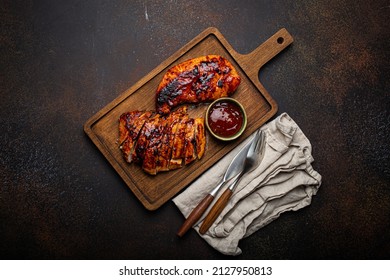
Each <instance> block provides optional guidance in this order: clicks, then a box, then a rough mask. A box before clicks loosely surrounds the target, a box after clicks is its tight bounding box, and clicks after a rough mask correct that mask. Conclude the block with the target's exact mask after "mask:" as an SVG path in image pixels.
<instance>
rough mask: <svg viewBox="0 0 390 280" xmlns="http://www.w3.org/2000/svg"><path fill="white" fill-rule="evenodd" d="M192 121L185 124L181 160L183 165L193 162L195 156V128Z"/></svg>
mask: <svg viewBox="0 0 390 280" xmlns="http://www.w3.org/2000/svg"><path fill="white" fill-rule="evenodd" d="M194 123H195V121H194V119H190V120H188V121H187V122H186V132H185V136H184V151H183V154H184V155H183V160H184V164H186V165H187V164H189V163H191V162H193V161H194V160H195V159H196V157H197V155H196V150H195V149H196V145H195V126H194Z"/></svg>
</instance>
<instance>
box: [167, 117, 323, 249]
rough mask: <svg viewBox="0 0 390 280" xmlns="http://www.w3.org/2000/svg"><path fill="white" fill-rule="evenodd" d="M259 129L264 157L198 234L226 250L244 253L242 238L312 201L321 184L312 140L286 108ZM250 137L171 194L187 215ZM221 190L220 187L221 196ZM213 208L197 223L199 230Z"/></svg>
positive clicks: (196, 226)
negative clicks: (210, 222) (213, 219)
mask: <svg viewBox="0 0 390 280" xmlns="http://www.w3.org/2000/svg"><path fill="white" fill-rule="evenodd" d="M260 129H261V130H263V131H264V132H265V134H266V137H265V141H266V145H265V151H264V152H265V154H264V158H263V160H262V162H261V163H260V165H259V166H258V167H257V168H256V169H255V170H254V171H252V172H250V173H248V174H246V175H244V176H243V177H242V179H241V181H240V183H239V184H238V185H237V187H236V189H235V191H234V193H233V195H232V197H231V198H230V200H229V202H228V204H227V206H226V207H225V209H224V210H223V211H222V213H221V215H220V216H219V217H218V218H217V220H216V221H215V222H214V224H213V225H212V226H211V227H210V229H209V230H208V231H207V232H206V233H205V234H204V235H200V236H201V237H202V238H204V239H205V240H206V241H207V242H208V243H209V244H210V245H211V246H212V247H214V248H215V249H216V250H218V251H219V252H221V253H223V254H226V255H239V254H241V252H242V251H241V249H240V248H239V247H238V243H239V241H240V240H241V239H243V238H245V237H247V236H249V235H251V234H252V233H254V232H256V231H257V230H259V229H260V228H262V227H264V226H265V225H267V224H268V223H270V222H272V221H273V220H275V219H276V218H278V217H279V216H280V214H281V213H283V212H285V211H290V210H294V211H296V210H298V209H301V208H303V207H305V206H308V205H309V204H310V203H311V199H312V196H313V195H315V194H316V193H317V191H318V188H319V187H320V185H321V175H320V174H319V173H318V172H316V171H315V170H314V169H313V167H312V165H311V164H312V162H313V161H314V159H313V157H312V156H311V151H312V148H311V144H310V142H309V140H308V139H307V137H306V136H305V135H304V134H303V132H302V130H301V129H300V128H299V127H298V125H297V124H296V123H295V122H294V120H293V119H291V117H290V116H289V115H288V114H287V113H283V114H281V115H280V116H279V117H277V118H276V119H274V120H273V121H271V122H269V123H267V124H265V125H263V126H262V127H261V128H260ZM251 139H252V137H248V139H246V140H245V141H243V143H241V144H240V145H238V146H237V147H236V148H235V149H233V150H232V151H231V152H230V153H228V154H227V155H226V156H224V157H223V158H222V159H221V160H220V161H218V163H217V164H215V165H214V166H213V167H212V168H210V169H209V170H207V171H206V172H205V173H204V174H202V175H201V176H200V177H199V178H198V179H197V180H196V181H195V182H193V183H192V184H191V185H190V186H189V187H188V188H187V189H186V190H185V191H183V192H182V193H181V194H179V195H178V196H176V197H175V198H174V199H173V202H174V203H175V204H176V206H177V207H178V208H179V210H180V211H181V212H182V213H183V215H184V216H185V217H187V216H188V215H189V214H190V213H191V211H192V209H193V208H194V207H196V206H197V205H198V203H199V202H200V201H201V200H202V199H203V198H204V197H205V196H206V195H207V194H208V193H209V192H210V191H211V190H212V189H213V188H214V187H215V186H216V185H217V184H218V183H219V182H220V180H221V179H222V177H223V175H224V173H225V171H226V169H227V167H228V165H229V164H230V162H231V160H232V159H233V157H234V156H235V155H236V154H237V152H238V151H239V150H240V149H241V148H242V147H243V146H244V145H245V144H246V143H248V141H250V140H251ZM227 186H228V184H227ZM227 186H225V188H226V187H227ZM223 191H224V189H221V190H220V191H219V193H218V195H220V194H221V193H222V192H223ZM218 195H217V197H216V198H215V199H214V203H215V201H216V200H217V199H218ZM211 207H212V205H210V207H209V209H210V208H211ZM209 209H208V210H207V211H206V212H205V214H204V215H203V217H201V219H200V220H199V222H198V223H197V224H196V225H195V226H194V229H195V230H196V231H197V232H198V233H199V227H200V224H201V222H202V221H203V219H204V217H205V216H206V215H207V213H208V211H209Z"/></svg>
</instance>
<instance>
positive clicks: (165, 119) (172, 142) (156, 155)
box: [119, 107, 206, 175]
mask: <svg viewBox="0 0 390 280" xmlns="http://www.w3.org/2000/svg"><path fill="white" fill-rule="evenodd" d="M204 133H205V131H204V120H203V119H192V118H189V116H188V114H187V107H182V108H180V109H178V110H176V111H174V112H172V113H171V114H169V115H165V116H161V115H160V114H154V113H153V112H150V111H148V112H140V111H134V112H128V113H125V114H122V115H121V117H120V118H119V138H120V142H121V145H120V149H121V150H122V152H123V155H124V157H125V160H126V161H127V162H129V163H130V162H135V163H139V164H140V165H141V166H142V169H143V170H144V171H145V172H147V173H149V174H151V175H156V174H157V173H158V172H160V171H168V170H173V169H177V168H180V167H182V166H183V165H185V164H189V163H191V162H193V161H194V160H196V158H198V159H200V158H201V157H202V156H203V153H204V149H205V143H206V142H205V141H206V140H205V139H206V138H205V135H204Z"/></svg>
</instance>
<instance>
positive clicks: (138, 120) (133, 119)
mask: <svg viewBox="0 0 390 280" xmlns="http://www.w3.org/2000/svg"><path fill="white" fill-rule="evenodd" d="M151 115H152V112H150V111H146V112H141V111H133V112H127V113H124V114H122V115H121V116H120V118H119V143H120V146H119V148H120V149H121V150H122V153H123V156H124V158H125V160H126V161H127V162H129V163H130V162H132V156H133V152H134V147H135V143H136V140H137V138H138V135H139V134H140V132H141V130H142V128H143V126H144V123H145V122H146V121H147V120H148V119H149V118H150V116H151Z"/></svg>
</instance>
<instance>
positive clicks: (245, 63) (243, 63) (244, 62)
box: [84, 27, 293, 211]
mask: <svg viewBox="0 0 390 280" xmlns="http://www.w3.org/2000/svg"><path fill="white" fill-rule="evenodd" d="M209 35H214V36H216V38H217V39H218V40H219V41H220V42H221V44H222V46H223V47H224V48H226V50H227V51H228V53H229V54H230V55H232V57H233V58H234V59H235V60H236V62H237V63H238V64H239V66H240V67H242V68H243V70H244V72H245V74H246V75H248V78H249V79H250V80H251V81H252V82H253V83H254V85H255V86H256V87H257V89H258V90H259V91H260V92H261V94H262V95H263V97H264V98H265V100H266V101H267V102H268V103H269V105H270V108H271V109H270V110H269V111H268V112H267V113H266V114H264V115H263V116H262V117H261V123H265V122H266V121H268V120H269V119H270V118H271V117H272V116H274V115H275V114H276V112H277V110H278V107H277V103H276V102H275V101H274V100H273V98H272V97H271V96H270V95H269V93H268V91H267V90H266V89H265V88H264V87H263V86H262V84H261V83H260V81H259V79H258V73H259V71H260V68H261V67H262V66H263V65H264V64H265V63H267V62H268V61H269V60H270V59H272V58H273V57H274V56H275V55H277V54H278V53H279V52H280V51H282V50H283V49H284V48H286V47H287V46H288V45H289V44H291V43H292V41H293V40H292V37H291V36H290V35H289V34H288V32H287V30H285V29H281V30H280V31H278V32H277V33H275V34H274V35H273V36H272V37H271V38H270V39H268V40H267V41H266V42H265V43H263V44H262V45H260V46H259V47H258V48H256V49H255V50H254V51H252V52H251V53H249V54H244V55H243V54H239V53H237V52H236V51H235V50H234V49H233V47H232V46H231V45H230V44H229V43H228V42H227V40H226V39H225V37H224V36H223V35H222V34H221V33H220V32H219V30H218V29H217V28H215V27H209V28H207V29H205V30H204V31H203V32H201V33H200V34H199V35H197V36H196V37H195V38H193V39H192V40H191V41H189V42H188V43H187V44H186V45H184V46H183V47H182V48H180V49H179V50H178V51H176V52H175V53H174V54H173V55H171V56H170V57H168V58H167V59H166V60H164V61H163V62H162V63H160V64H159V65H158V66H157V67H155V68H154V69H153V70H152V71H150V72H149V73H148V74H147V75H145V76H144V77H143V78H141V79H140V80H139V81H138V82H136V83H135V84H134V85H133V86H132V87H130V88H129V89H128V90H126V91H124V92H123V93H122V94H120V95H119V96H118V97H117V98H115V99H114V100H112V101H111V102H110V103H108V104H107V105H106V106H104V107H103V108H102V109H101V110H100V111H98V112H97V113H96V114H95V115H93V116H92V117H91V118H90V119H88V120H87V122H86V123H85V124H84V131H85V133H86V134H87V135H88V136H89V138H90V139H91V140H92V142H93V143H94V144H95V145H96V146H97V148H98V149H99V150H100V152H102V154H103V155H104V156H105V158H106V159H107V160H108V161H109V163H110V164H111V165H112V166H113V167H114V169H115V170H116V171H117V172H118V173H119V175H120V176H121V178H122V179H124V181H125V182H126V183H127V180H130V181H132V178H130V177H129V176H128V175H127V174H126V172H124V170H123V169H122V167H121V165H120V163H119V162H118V161H117V160H116V159H115V157H114V156H113V155H112V154H111V153H110V152H109V149H107V147H106V146H105V144H104V141H102V140H101V139H99V137H98V135H96V134H95V133H94V131H93V129H92V127H93V125H94V124H95V123H97V122H98V121H99V120H100V119H101V118H103V117H104V116H105V115H106V114H107V113H108V112H110V111H111V110H112V109H113V108H115V107H116V106H117V105H118V104H119V103H121V102H123V101H124V100H125V99H126V98H128V97H129V96H130V95H131V94H133V93H134V92H136V90H137V89H138V88H140V87H142V86H143V85H145V84H146V83H147V82H148V81H150V80H151V79H152V78H153V77H155V76H156V75H158V74H159V73H160V72H161V71H163V70H164V69H165V68H166V67H167V66H169V65H170V64H171V63H173V62H174V61H176V60H177V59H179V58H180V57H181V56H183V55H184V54H185V53H186V52H187V51H189V50H190V49H191V48H193V47H194V46H195V45H197V44H198V43H199V42H201V41H202V40H204V39H205V38H207V37H208V36H209ZM281 36H284V37H286V39H284V43H285V45H283V44H282V45H281V44H279V45H274V41H275V39H276V38H281ZM284 37H282V38H284ZM265 47H266V49H267V48H270V47H271V48H272V47H273V48H274V49H275V51H274V52H273V53H272V54H271V55H270V56H268V57H266V58H263V57H261V51H262V50H264V48H265ZM259 54H260V56H259ZM253 60H256V61H258V63H257V64H256V65H257V66H255V67H253V66H252V67H251V65H253ZM231 149H233V147H232V148H231ZM231 149H229V151H230V150H231ZM125 178H126V179H127V180H126V179H125ZM183 188H184V187H183ZM183 188H181V189H179V190H174V189H170V190H168V191H167V194H168V196H170V197H172V196H173V195H174V194H175V193H177V192H179V191H181V190H182V189H183ZM131 190H132V191H133V193H134V194H135V195H136V197H137V198H138V200H139V201H140V202H141V203H142V204H143V205H144V207H145V208H146V209H148V210H151V211H153V210H156V209H158V208H159V207H160V206H161V205H163V204H164V203H165V202H167V200H169V198H168V199H163V198H160V199H157V200H155V201H153V202H150V201H149V200H148V199H143V198H145V197H144V195H143V194H142V192H141V191H140V190H139V189H138V188H131ZM172 192H175V193H172Z"/></svg>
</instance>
